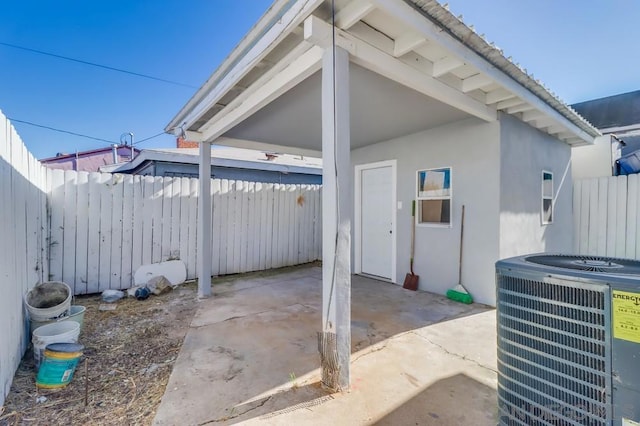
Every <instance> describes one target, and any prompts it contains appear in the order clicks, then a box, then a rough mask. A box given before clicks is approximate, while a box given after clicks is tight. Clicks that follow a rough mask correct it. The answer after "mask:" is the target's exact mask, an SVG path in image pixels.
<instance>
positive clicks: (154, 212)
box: [48, 170, 322, 294]
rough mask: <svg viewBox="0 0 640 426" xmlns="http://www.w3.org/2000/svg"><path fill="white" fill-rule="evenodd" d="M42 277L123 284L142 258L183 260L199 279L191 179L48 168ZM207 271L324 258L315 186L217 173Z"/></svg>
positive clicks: (97, 287) (84, 287) (96, 285)
mask: <svg viewBox="0 0 640 426" xmlns="http://www.w3.org/2000/svg"><path fill="white" fill-rule="evenodd" d="M48 173H49V177H48V178H49V182H50V212H51V237H50V238H51V249H50V272H49V278H50V279H52V280H61V281H64V282H66V283H68V284H69V285H71V286H72V287H74V291H75V294H86V293H96V292H100V291H103V290H105V289H123V288H129V287H131V285H132V273H133V272H135V270H136V269H137V268H138V267H139V266H140V265H143V264H148V263H155V262H160V261H165V260H169V259H181V260H183V261H184V262H185V264H186V266H187V276H188V278H196V267H197V265H196V262H197V257H198V256H197V253H196V247H197V244H196V239H197V227H198V226H197V219H198V218H197V205H198V180H197V179H193V178H171V177H166V178H163V177H151V176H132V175H120V174H114V175H112V174H108V173H87V172H74V171H68V170H67V171H62V170H50V171H49V172H48ZM211 193H212V199H213V206H214V208H213V216H212V229H213V239H212V251H213V255H212V259H211V264H212V273H213V274H214V275H225V274H232V273H240V272H249V271H257V270H264V269H270V268H277V267H282V266H289V265H296V264H301V263H305V262H310V261H314V260H317V259H319V258H320V257H321V246H322V243H321V228H320V227H321V217H320V213H321V205H320V195H321V187H320V186H319V185H284V184H263V183H254V182H243V181H227V180H219V179H214V180H212V183H211Z"/></svg>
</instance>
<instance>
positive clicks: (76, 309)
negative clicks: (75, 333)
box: [30, 305, 87, 333]
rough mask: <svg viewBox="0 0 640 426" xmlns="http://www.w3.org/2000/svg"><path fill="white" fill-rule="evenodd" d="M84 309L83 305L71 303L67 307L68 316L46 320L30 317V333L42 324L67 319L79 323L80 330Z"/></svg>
mask: <svg viewBox="0 0 640 426" xmlns="http://www.w3.org/2000/svg"><path fill="white" fill-rule="evenodd" d="M86 310H87V308H85V307H84V306H80V305H71V307H70V308H69V316H66V317H60V318H56V319H50V320H46V321H34V320H33V319H31V322H30V324H31V333H33V330H35V329H36V328H38V327H42V326H43V325H47V324H51V323H54V322H60V321H67V320H68V321H75V322H77V323H78V324H80V331H82V325H83V324H84V313H85V311H86Z"/></svg>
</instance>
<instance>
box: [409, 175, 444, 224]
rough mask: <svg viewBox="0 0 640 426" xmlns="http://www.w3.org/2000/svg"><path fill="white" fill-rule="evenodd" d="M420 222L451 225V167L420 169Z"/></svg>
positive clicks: (418, 184) (418, 214)
mask: <svg viewBox="0 0 640 426" xmlns="http://www.w3.org/2000/svg"><path fill="white" fill-rule="evenodd" d="M417 186H418V191H417V192H418V194H417V195H418V196H417V198H418V203H417V204H418V211H417V212H416V213H417V216H418V223H419V224H430V225H446V226H449V225H451V168H450V167H445V168H441V169H427V170H418V182H417Z"/></svg>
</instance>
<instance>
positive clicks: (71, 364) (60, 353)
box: [36, 343, 84, 389]
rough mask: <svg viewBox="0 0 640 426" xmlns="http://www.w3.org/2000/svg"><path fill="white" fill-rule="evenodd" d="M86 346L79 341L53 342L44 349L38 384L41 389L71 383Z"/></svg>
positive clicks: (55, 387) (60, 386)
mask: <svg viewBox="0 0 640 426" xmlns="http://www.w3.org/2000/svg"><path fill="white" fill-rule="evenodd" d="M83 350H84V346H83V345H80V344H78V343H53V344H51V345H48V346H47V348H46V349H45V351H44V359H43V360H42V364H41V365H40V370H39V371H38V376H37V378H36V386H37V387H38V388H41V389H57V388H63V387H65V386H67V385H68V384H69V383H71V379H73V373H74V372H75V370H76V367H77V366H78V362H79V361H80V357H81V356H82V351H83Z"/></svg>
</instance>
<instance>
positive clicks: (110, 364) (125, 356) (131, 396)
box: [0, 283, 197, 426]
mask: <svg viewBox="0 0 640 426" xmlns="http://www.w3.org/2000/svg"><path fill="white" fill-rule="evenodd" d="M196 290H197V287H196V285H195V283H186V284H183V285H180V286H178V287H177V288H176V289H174V290H173V291H171V292H169V293H167V294H164V295H161V296H153V295H152V296H151V297H150V298H149V299H147V300H144V301H138V300H136V299H134V298H131V297H130V298H127V299H123V300H120V301H118V302H116V303H115V305H116V309H115V310H114V311H101V310H99V306H100V305H101V304H103V302H102V301H101V299H100V295H93V296H80V297H76V299H75V301H74V302H73V304H75V305H82V306H85V307H86V308H87V311H86V313H85V318H84V326H83V329H82V332H81V334H80V339H79V343H81V344H83V345H84V346H85V351H84V356H83V358H82V359H81V360H80V363H79V364H78V368H77V369H76V372H75V374H74V377H73V380H72V382H71V383H70V384H69V386H67V387H66V388H64V389H58V390H38V389H37V388H36V385H35V370H34V364H33V353H32V351H31V350H28V351H27V353H26V354H25V356H24V358H23V359H22V362H21V363H20V367H19V368H18V371H17V372H16V375H15V377H14V380H13V384H12V386H11V391H10V393H9V395H7V398H6V401H5V405H4V407H2V408H0V426H5V425H40V424H46V425H65V426H68V425H78V424H92V425H96V424H99V425H148V424H151V422H152V421H153V417H154V415H155V412H156V409H157V407H158V404H159V403H160V399H161V398H162V395H163V394H164V391H165V387H166V385H167V381H168V380H169V376H170V375H171V370H172V368H173V364H174V362H175V360H176V358H177V356H178V352H179V351H180V348H181V346H182V342H183V340H184V336H185V334H186V332H187V330H188V328H189V324H190V323H191V319H192V318H193V315H194V313H195V310H196V303H197V302H196V297H197V292H196ZM85 360H86V361H85ZM85 371H87V372H88V374H86V373H85ZM87 379H88V380H87ZM85 398H86V401H85ZM85 402H86V405H85Z"/></svg>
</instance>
